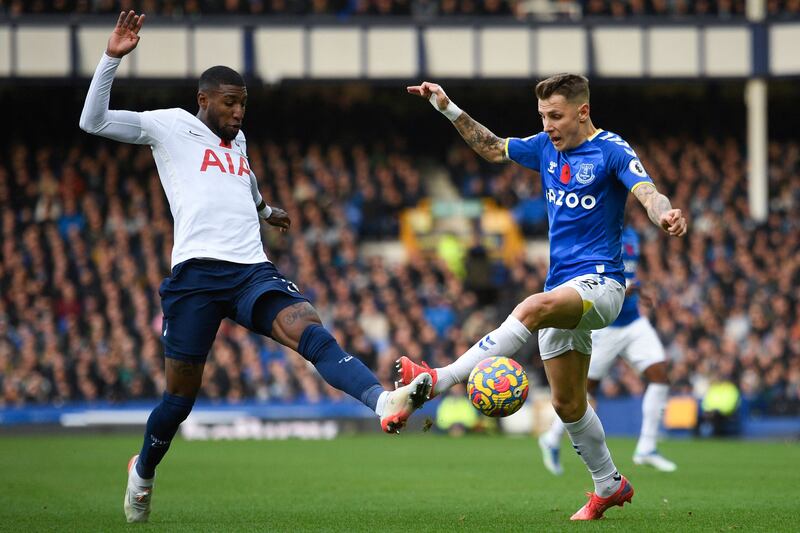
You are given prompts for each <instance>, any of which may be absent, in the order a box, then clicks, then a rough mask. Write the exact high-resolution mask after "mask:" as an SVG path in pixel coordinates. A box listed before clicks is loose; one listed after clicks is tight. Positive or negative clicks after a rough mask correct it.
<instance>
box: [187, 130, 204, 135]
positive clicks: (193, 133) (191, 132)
mask: <svg viewBox="0 0 800 533" xmlns="http://www.w3.org/2000/svg"><path fill="white" fill-rule="evenodd" d="M188 131H189V133H190V134H191V135H194V136H195V137H202V136H203V134H201V133H195V132H193V131H192V130H188Z"/></svg>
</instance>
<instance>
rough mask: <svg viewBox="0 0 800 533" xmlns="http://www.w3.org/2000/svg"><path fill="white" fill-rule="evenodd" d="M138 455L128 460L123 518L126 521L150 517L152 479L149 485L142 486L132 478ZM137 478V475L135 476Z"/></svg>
mask: <svg viewBox="0 0 800 533" xmlns="http://www.w3.org/2000/svg"><path fill="white" fill-rule="evenodd" d="M138 459H139V456H138V455H134V456H133V457H131V460H130V461H128V486H127V488H126V489H125V503H124V504H123V508H124V509H125V518H127V519H128V522H147V519H148V518H149V517H150V497H151V496H152V495H153V485H152V481H151V484H150V486H149V487H148V486H143V485H140V484H138V483H137V482H136V481H135V480H134V470H133V469H134V468H136V461H137V460H138ZM136 479H139V476H136Z"/></svg>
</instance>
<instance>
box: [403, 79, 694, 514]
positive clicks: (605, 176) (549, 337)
mask: <svg viewBox="0 0 800 533" xmlns="http://www.w3.org/2000/svg"><path fill="white" fill-rule="evenodd" d="M408 92H409V93H411V94H415V95H417V96H421V97H423V98H425V99H427V100H429V101H430V103H431V104H432V105H433V107H434V108H435V109H436V110H437V111H439V112H441V113H442V114H444V115H445V116H446V117H447V118H448V119H450V121H451V122H452V123H453V125H454V126H455V128H456V129H457V130H458V132H459V133H460V134H461V136H462V137H463V138H464V140H465V141H466V142H467V144H469V146H470V147H471V148H472V149H473V150H475V151H476V152H477V153H478V154H479V155H481V156H482V157H483V158H484V159H486V160H487V161H491V162H495V163H502V162H505V161H515V162H516V163H518V164H520V165H523V166H525V167H528V168H530V169H533V170H535V171H537V172H539V174H540V175H541V179H542V188H543V191H544V194H545V197H546V200H547V215H548V219H549V223H550V230H549V237H550V269H549V272H548V274H547V280H546V282H545V290H544V292H542V293H539V294H534V295H531V296H529V297H528V298H526V299H525V300H523V301H522V302H521V303H520V304H519V305H518V306H517V307H516V308H515V309H514V311H513V312H512V313H511V315H509V316H508V318H507V319H506V320H505V322H503V324H501V325H500V327H499V328H497V329H496V330H494V331H492V332H491V333H489V334H488V335H486V336H485V337H483V338H482V339H481V340H480V341H479V342H478V343H476V344H475V345H474V346H473V347H472V348H470V349H469V350H468V351H467V352H466V353H464V354H463V355H462V356H461V357H459V358H458V359H457V360H456V361H455V362H453V363H452V364H450V365H448V366H446V367H443V368H437V369H429V368H427V367H426V366H422V365H416V364H414V363H413V362H412V361H411V360H410V359H408V358H407V357H403V358H401V359H400V360H399V361H398V365H397V366H398V373H399V376H398V380H399V381H400V382H401V383H409V382H411V380H412V379H414V377H415V376H416V375H421V374H422V373H430V374H431V376H432V377H433V379H434V391H433V392H434V393H437V394H440V393H442V392H443V391H445V390H447V389H448V388H450V387H451V386H453V385H454V384H455V383H459V382H463V381H465V380H466V379H467V377H468V376H469V373H470V372H471V371H472V369H473V368H474V367H475V365H476V364H477V363H478V362H480V361H481V360H482V359H484V358H485V357H492V356H500V355H504V356H511V355H513V354H514V353H516V351H517V350H519V348H520V347H521V346H522V345H523V344H525V342H527V340H528V339H529V338H530V336H531V332H532V331H535V330H538V332H539V349H540V353H541V357H542V359H543V361H544V367H545V371H546V373H547V377H548V380H549V382H550V387H551V395H552V403H553V407H554V408H555V410H556V413H557V414H558V416H559V418H560V419H561V420H562V421H563V422H564V427H565V429H566V431H567V433H568V434H569V436H570V439H571V440H572V444H573V446H574V447H575V450H576V451H577V453H578V454H579V455H580V457H581V459H582V460H583V461H584V463H586V466H587V468H588V469H589V471H590V472H591V475H592V479H593V481H594V486H595V491H594V492H593V493H592V494H591V495H590V498H589V501H588V502H587V503H586V505H584V506H583V507H582V508H581V509H579V510H578V511H577V512H576V513H575V514H574V515H573V516H572V519H573V520H596V519H599V518H602V516H603V513H604V512H605V511H606V510H607V509H609V508H610V507H612V506H614V505H620V506H621V505H622V504H623V503H625V502H629V501H630V500H631V498H632V496H633V487H632V486H631V484H630V483H629V482H628V481H627V480H626V479H625V478H624V477H623V476H621V475H620V474H619V472H618V471H617V468H616V467H615V466H614V462H613V461H612V459H611V453H610V452H609V450H608V447H607V446H606V438H605V433H604V431H603V426H602V424H601V423H600V419H599V418H598V417H597V414H596V413H595V412H594V410H593V409H592V407H591V405H589V404H588V402H587V399H586V394H587V386H586V381H587V372H588V369H589V356H590V355H591V353H592V337H591V332H592V330H596V329H601V328H604V327H606V326H608V325H609V324H611V323H612V322H613V321H614V320H615V319H616V318H617V315H618V314H619V312H620V309H621V308H622V302H623V300H624V298H625V276H624V273H623V263H622V253H621V252H622V244H621V238H622V225H623V215H624V209H625V201H626V198H627V196H628V191H631V192H633V194H634V195H635V196H636V198H637V199H638V200H639V201H640V202H641V203H642V205H643V206H644V207H645V209H646V210H647V214H648V215H649V217H650V220H651V221H652V222H653V223H654V224H655V225H657V226H659V227H660V228H662V229H663V230H664V231H665V232H666V233H667V234H669V235H671V236H675V237H680V236H683V235H684V234H685V233H686V219H685V218H684V216H683V214H682V213H681V211H680V209H673V208H672V206H671V205H670V201H669V199H668V198H667V197H666V196H664V195H662V194H660V193H659V192H658V190H657V189H656V187H655V185H654V184H653V181H652V180H651V179H650V177H649V176H648V175H647V172H646V171H645V169H644V167H643V166H642V163H641V162H640V161H639V159H638V157H636V153H635V152H634V151H633V150H632V149H631V147H630V146H629V145H628V143H626V142H625V141H624V140H622V138H621V137H620V136H619V135H616V134H614V133H611V132H608V131H603V130H601V129H598V128H596V127H595V126H594V124H593V123H592V120H591V118H590V116H589V82H588V80H587V79H586V78H584V77H583V76H578V75H574V74H559V75H556V76H553V77H551V78H548V79H546V80H543V81H541V82H539V83H538V84H537V85H536V97H537V99H538V109H539V115H540V117H541V119H542V125H543V131H542V132H541V133H538V134H536V135H531V136H530V137H526V138H523V139H519V138H513V137H512V138H507V139H504V138H501V137H498V136H497V135H495V134H494V133H492V132H491V131H489V129H487V128H486V127H485V126H483V125H481V124H479V123H478V122H477V121H475V120H474V119H473V118H472V117H470V116H469V115H468V114H467V113H465V112H463V111H462V110H461V109H459V108H458V106H456V105H455V103H453V102H452V101H451V100H450V99H449V98H448V97H447V95H446V94H445V92H444V90H443V89H442V87H441V86H439V85H437V84H435V83H430V82H424V83H422V84H421V85H416V86H412V87H408Z"/></svg>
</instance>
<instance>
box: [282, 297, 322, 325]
mask: <svg viewBox="0 0 800 533" xmlns="http://www.w3.org/2000/svg"><path fill="white" fill-rule="evenodd" d="M280 316H281V321H282V322H283V325H285V326H291V325H292V324H294V323H295V322H297V321H298V320H301V319H303V318H312V319H315V318H316V317H317V311H316V310H315V309H314V307H313V306H312V305H311V304H310V303H308V302H301V303H299V304H294V305H291V306H289V307H288V308H286V310H285V311H281V313H280ZM314 321H315V322H317V321H318V320H314Z"/></svg>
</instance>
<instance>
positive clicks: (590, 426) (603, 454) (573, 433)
mask: <svg viewBox="0 0 800 533" xmlns="http://www.w3.org/2000/svg"><path fill="white" fill-rule="evenodd" d="M564 428H566V430H567V433H569V438H570V440H571V441H572V446H573V448H575V451H576V452H578V455H580V456H581V459H583V462H584V463H586V467H587V468H588V469H589V472H591V474H592V480H594V491H595V492H596V493H597V495H598V496H600V497H601V498H608V497H609V496H611V495H612V494H614V493H615V492H616V491H617V489H618V488H619V485H620V482H621V478H620V476H619V473H618V472H617V467H616V466H614V461H612V460H611V452H609V451H608V446H606V432H605V431H603V424H602V423H600V419H599V418H598V417H597V413H595V412H594V409H592V406H591V405H588V406H587V407H586V413H584V415H583V416H582V417H581V419H580V420H578V421H577V422H564Z"/></svg>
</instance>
